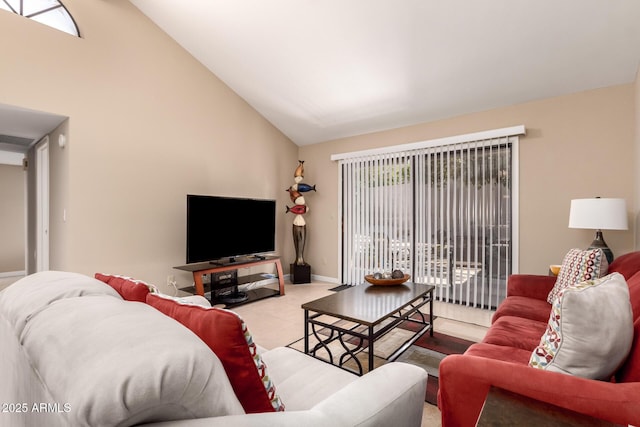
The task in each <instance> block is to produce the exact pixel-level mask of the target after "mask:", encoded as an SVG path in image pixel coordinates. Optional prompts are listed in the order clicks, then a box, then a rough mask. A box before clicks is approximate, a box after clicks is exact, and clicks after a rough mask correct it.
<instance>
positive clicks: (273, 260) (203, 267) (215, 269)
mask: <svg viewBox="0 0 640 427" xmlns="http://www.w3.org/2000/svg"><path fill="white" fill-rule="evenodd" d="M262 264H275V265H276V270H277V275H278V277H277V278H278V290H275V289H269V288H258V289H253V290H249V291H246V293H247V296H248V299H247V300H246V301H242V303H245V302H249V301H255V300H258V299H262V298H267V297H271V296H275V295H284V273H283V272H282V264H281V263H280V257H277V256H265V257H251V258H238V259H236V260H235V261H233V262H226V263H213V262H199V263H195V264H186V265H181V266H178V267H174V268H175V269H177V270H182V271H189V272H191V273H192V274H193V283H194V286H193V287H188V288H183V289H181V290H182V291H186V292H190V293H194V294H196V295H202V296H204V294H205V283H204V281H203V279H202V278H203V276H204V275H205V274H216V273H223V272H225V271H235V270H239V269H241V268H249V267H255V266H258V265H262ZM264 278H265V277H264V276H263V275H262V274H250V275H247V276H239V277H238V282H237V283H233V284H220V285H216V284H211V285H210V287H211V290H212V291H213V290H215V289H224V288H229V287H233V286H237V285H241V284H244V283H250V282H254V281H259V280H264ZM212 299H213V298H212ZM212 302H213V301H212ZM230 305H233V304H227V306H230Z"/></svg>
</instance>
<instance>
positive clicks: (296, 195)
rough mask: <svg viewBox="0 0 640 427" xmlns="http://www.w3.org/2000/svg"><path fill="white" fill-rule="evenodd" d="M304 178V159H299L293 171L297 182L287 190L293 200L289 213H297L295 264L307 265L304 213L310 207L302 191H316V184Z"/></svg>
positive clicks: (294, 233)
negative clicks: (310, 183)
mask: <svg viewBox="0 0 640 427" xmlns="http://www.w3.org/2000/svg"><path fill="white" fill-rule="evenodd" d="M303 179H304V160H298V167H297V168H296V170H295V172H294V173H293V180H294V181H295V183H294V184H293V185H292V186H291V187H289V188H288V189H287V190H286V191H288V192H289V197H290V198H291V201H292V202H293V204H294V205H293V206H292V207H289V206H287V213H289V212H291V213H293V214H295V217H294V218H293V245H294V247H295V250H296V259H295V261H294V263H293V265H296V266H305V265H307V263H306V262H305V261H304V246H305V243H306V240H307V224H306V221H305V220H304V217H303V215H304V214H306V213H307V212H309V207H308V206H307V204H306V201H305V199H304V196H303V195H302V193H307V192H309V191H316V186H315V185H309V184H305V183H303V182H302V180H303Z"/></svg>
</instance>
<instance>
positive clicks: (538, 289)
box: [507, 274, 556, 300]
mask: <svg viewBox="0 0 640 427" xmlns="http://www.w3.org/2000/svg"><path fill="white" fill-rule="evenodd" d="M555 283H556V277H555V276H542V275H536V274H512V275H511V276H509V280H508V281H507V296H508V297H510V296H522V297H528V298H535V299H539V300H546V299H547V296H548V295H549V292H551V289H553V285H555Z"/></svg>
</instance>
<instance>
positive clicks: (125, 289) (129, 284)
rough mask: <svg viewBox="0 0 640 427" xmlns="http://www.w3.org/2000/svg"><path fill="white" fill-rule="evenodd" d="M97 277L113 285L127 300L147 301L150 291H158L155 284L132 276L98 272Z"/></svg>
mask: <svg viewBox="0 0 640 427" xmlns="http://www.w3.org/2000/svg"><path fill="white" fill-rule="evenodd" d="M95 278H96V279H98V280H100V281H102V282H104V283H106V284H107V285H109V286H111V287H112V288H113V289H115V290H116V292H118V293H119V294H120V296H121V297H122V298H123V299H125V300H127V301H138V302H146V300H147V294H149V292H156V288H155V286H153V285H149V284H148V283H145V282H143V281H141V280H135V279H132V278H130V277H124V276H115V275H110V274H102V273H96V274H95Z"/></svg>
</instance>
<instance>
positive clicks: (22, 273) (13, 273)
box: [0, 270, 27, 279]
mask: <svg viewBox="0 0 640 427" xmlns="http://www.w3.org/2000/svg"><path fill="white" fill-rule="evenodd" d="M26 275H27V272H26V271H25V270H22V271H5V272H0V279H4V278H5V277H18V276H26Z"/></svg>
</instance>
